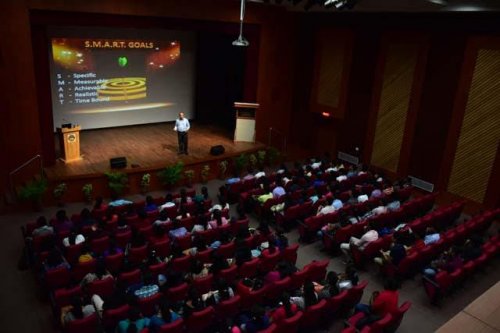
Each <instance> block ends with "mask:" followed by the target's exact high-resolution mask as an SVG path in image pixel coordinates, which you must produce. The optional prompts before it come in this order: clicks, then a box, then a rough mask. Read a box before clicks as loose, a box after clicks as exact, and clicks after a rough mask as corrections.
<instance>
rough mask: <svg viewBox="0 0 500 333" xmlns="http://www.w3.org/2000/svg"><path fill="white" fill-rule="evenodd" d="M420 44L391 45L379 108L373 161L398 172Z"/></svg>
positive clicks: (385, 66)
mask: <svg viewBox="0 0 500 333" xmlns="http://www.w3.org/2000/svg"><path fill="white" fill-rule="evenodd" d="M418 52H419V45H417V44H414V43H411V44H406V43H395V44H390V45H389V46H388V50H387V55H386V60H385V65H384V71H383V77H382V79H383V82H382V90H381V93H380V101H379V104H378V110H377V120H376V127H375V136H374V139H373V150H372V155H371V164H373V165H374V166H377V167H380V168H383V169H385V170H388V171H391V172H394V173H396V172H397V170H398V165H399V156H400V153H401V147H402V143H403V137H404V134H405V125H406V119H407V114H408V110H409V106H410V98H411V94H412V87H413V82H414V78H415V75H414V73H415V68H416V65H417V60H418Z"/></svg>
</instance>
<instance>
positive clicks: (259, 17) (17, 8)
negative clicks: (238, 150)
mask: <svg viewBox="0 0 500 333" xmlns="http://www.w3.org/2000/svg"><path fill="white" fill-rule="evenodd" d="M40 16H42V17H43V16H45V17H53V18H55V20H56V21H55V23H56V24H57V23H59V24H60V22H61V21H64V20H70V18H71V17H79V21H86V24H84V25H99V24H101V25H102V24H103V23H104V24H106V23H107V22H112V23H113V24H115V25H116V26H127V25H128V26H133V27H138V28H140V27H148V26H150V23H148V18H151V20H156V21H163V22H167V23H165V24H166V25H168V24H169V23H168V22H171V25H173V26H181V25H183V24H184V25H186V22H187V21H189V22H193V21H195V22H196V23H195V24H194V23H190V24H194V25H192V26H196V27H197V28H199V29H202V30H208V31H209V30H210V29H212V28H213V27H212V23H214V24H226V26H228V29H229V31H231V32H232V33H234V37H236V36H237V32H238V24H237V22H238V20H239V3H238V2H236V1H230V0H212V1H205V0H192V1H178V0H167V1H165V0H154V1H147V2H137V1H133V0H124V1H120V3H119V5H117V2H116V1H112V0H104V1H57V0H53V1H51V0H48V1H41V0H25V1H6V2H2V3H1V4H0V33H1V36H2V43H1V45H0V74H1V75H2V77H3V78H4V79H3V80H2V83H1V88H0V106H1V107H2V113H1V116H0V119H1V122H0V123H1V124H2V125H1V126H2V132H1V133H0V142H1V144H0V147H1V148H4V149H2V153H3V155H4V156H8V158H7V159H3V160H4V161H5V162H4V163H2V164H1V166H0V188H1V189H2V192H1V194H2V195H3V194H4V192H5V191H4V189H6V186H7V185H8V173H9V172H10V171H11V170H13V169H14V168H16V167H17V166H19V165H20V164H22V163H23V162H24V161H26V160H28V159H29V158H31V157H32V156H34V155H35V154H39V153H42V151H43V150H44V149H43V148H44V145H45V147H47V145H50V144H53V138H52V137H51V136H50V135H49V134H50V132H46V131H45V132H44V131H42V130H41V128H42V127H43V126H47V125H48V124H49V123H50V120H49V118H48V117H49V116H48V115H49V112H50V110H47V105H48V103H47V100H46V98H45V99H44V97H43V96H46V94H45V93H46V91H47V87H45V86H44V85H42V82H37V77H38V78H39V77H43V76H44V75H48V73H43V72H41V73H40V72H38V73H35V66H34V63H35V62H37V61H43V58H42V60H40V57H45V55H43V54H35V55H33V52H32V50H33V43H35V46H36V43H43V40H42V39H39V38H38V39H37V36H38V37H39V35H37V34H40V33H41V32H40V31H37V30H36V29H32V28H33V21H32V20H33V19H35V18H36V17H38V18H39V17H40ZM70 22H71V21H70ZM73 22H75V21H73ZM245 22H246V23H247V24H249V25H250V26H253V27H254V28H249V29H250V30H252V29H253V30H252V32H250V33H249V34H250V35H252V36H255V34H254V33H257V34H258V39H257V41H258V45H253V46H252V47H251V48H249V51H248V54H247V61H246V63H247V64H250V65H249V67H250V68H246V69H245V79H246V82H250V84H249V85H248V86H247V87H245V88H244V97H245V98H246V99H248V101H252V102H253V101H257V102H259V103H260V105H261V108H260V111H259V113H258V114H257V124H258V125H257V129H256V130H257V133H256V135H257V139H258V140H259V141H262V142H266V141H267V134H268V128H269V127H271V126H272V127H274V128H277V129H279V131H280V132H282V133H284V135H288V131H289V119H290V117H289V116H288V115H289V113H290V108H291V100H292V84H293V83H292V82H293V75H294V70H293V68H292V65H293V64H294V61H293V59H294V53H293V52H292V51H293V50H294V48H295V46H294V43H293V42H290V40H292V41H293V39H290V36H291V35H292V34H293V32H294V24H295V23H294V22H295V15H294V14H289V13H287V12H286V11H285V10H284V9H282V8H276V7H268V6H266V7H265V8H264V7H262V6H258V5H254V4H249V5H248V6H247V13H246V17H245ZM49 23H50V22H49ZM32 34H33V35H32ZM32 37H33V38H34V39H32ZM251 41H253V42H255V39H253V40H251ZM32 42H33V43H32ZM254 44H255V43H254ZM38 46H39V45H38ZM283 54H287V55H288V56H287V57H286V58H285V59H283V57H282V55H283ZM37 68H40V67H39V66H37ZM37 70H38V69H37ZM252 82H253V84H252ZM40 105H41V106H40ZM42 132H43V133H45V134H43V135H42ZM47 133H49V134H47ZM54 158H55V156H47V157H46V159H45V160H46V163H50V162H51V161H54Z"/></svg>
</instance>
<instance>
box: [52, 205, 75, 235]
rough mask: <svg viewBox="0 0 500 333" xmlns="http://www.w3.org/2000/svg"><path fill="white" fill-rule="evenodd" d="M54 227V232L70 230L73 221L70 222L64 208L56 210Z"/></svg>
mask: <svg viewBox="0 0 500 333" xmlns="http://www.w3.org/2000/svg"><path fill="white" fill-rule="evenodd" d="M54 227H55V229H56V232H58V233H60V232H64V231H70V230H71V228H72V227H73V222H71V220H70V219H69V217H68V216H67V215H66V211H65V210H64V209H60V210H58V211H57V213H56V221H55V223H54Z"/></svg>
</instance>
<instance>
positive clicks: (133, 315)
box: [116, 306, 149, 333]
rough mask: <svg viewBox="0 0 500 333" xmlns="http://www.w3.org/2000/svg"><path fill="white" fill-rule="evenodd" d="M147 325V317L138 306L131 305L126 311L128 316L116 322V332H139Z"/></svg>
mask: <svg viewBox="0 0 500 333" xmlns="http://www.w3.org/2000/svg"><path fill="white" fill-rule="evenodd" d="M148 326H149V318H146V317H143V316H142V313H141V310H140V309H139V308H138V307H136V306H131V307H130V309H129V311H128V318H127V319H124V320H121V321H120V322H119V323H118V326H117V327H116V333H129V332H140V331H141V330H143V329H144V328H146V327H148Z"/></svg>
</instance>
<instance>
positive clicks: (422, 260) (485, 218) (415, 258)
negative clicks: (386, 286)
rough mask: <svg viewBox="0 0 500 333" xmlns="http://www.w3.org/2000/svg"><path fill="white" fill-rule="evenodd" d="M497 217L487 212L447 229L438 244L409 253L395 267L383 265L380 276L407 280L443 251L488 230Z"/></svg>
mask: <svg viewBox="0 0 500 333" xmlns="http://www.w3.org/2000/svg"><path fill="white" fill-rule="evenodd" d="M497 215H498V210H497V211H496V213H495V211H488V212H486V213H485V214H482V215H478V216H475V217H474V218H472V219H470V220H469V221H467V222H465V223H463V224H460V225H458V226H457V227H455V228H452V229H449V230H447V231H446V232H444V233H443V234H442V235H441V238H440V239H439V241H438V242H436V243H434V244H430V245H427V246H425V247H423V248H422V249H418V250H414V251H412V252H411V253H409V254H408V255H407V256H406V257H405V258H404V259H403V260H401V262H400V263H399V265H398V266H397V267H396V266H394V265H392V264H389V263H388V264H385V265H384V266H383V267H382V268H381V272H382V274H384V275H386V276H398V277H399V278H408V277H411V276H413V275H415V274H416V273H417V272H419V271H421V269H422V268H423V267H424V266H425V265H426V264H428V263H429V262H430V261H431V260H433V259H434V258H436V257H437V256H439V255H440V254H441V253H442V252H443V251H446V250H448V249H449V248H450V247H451V246H452V245H454V244H461V243H463V242H464V241H465V240H466V239H467V238H468V237H470V236H471V235H473V234H477V233H481V232H484V231H485V230H486V229H488V228H489V227H490V225H491V223H492V222H493V220H494V219H495V216H497Z"/></svg>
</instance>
